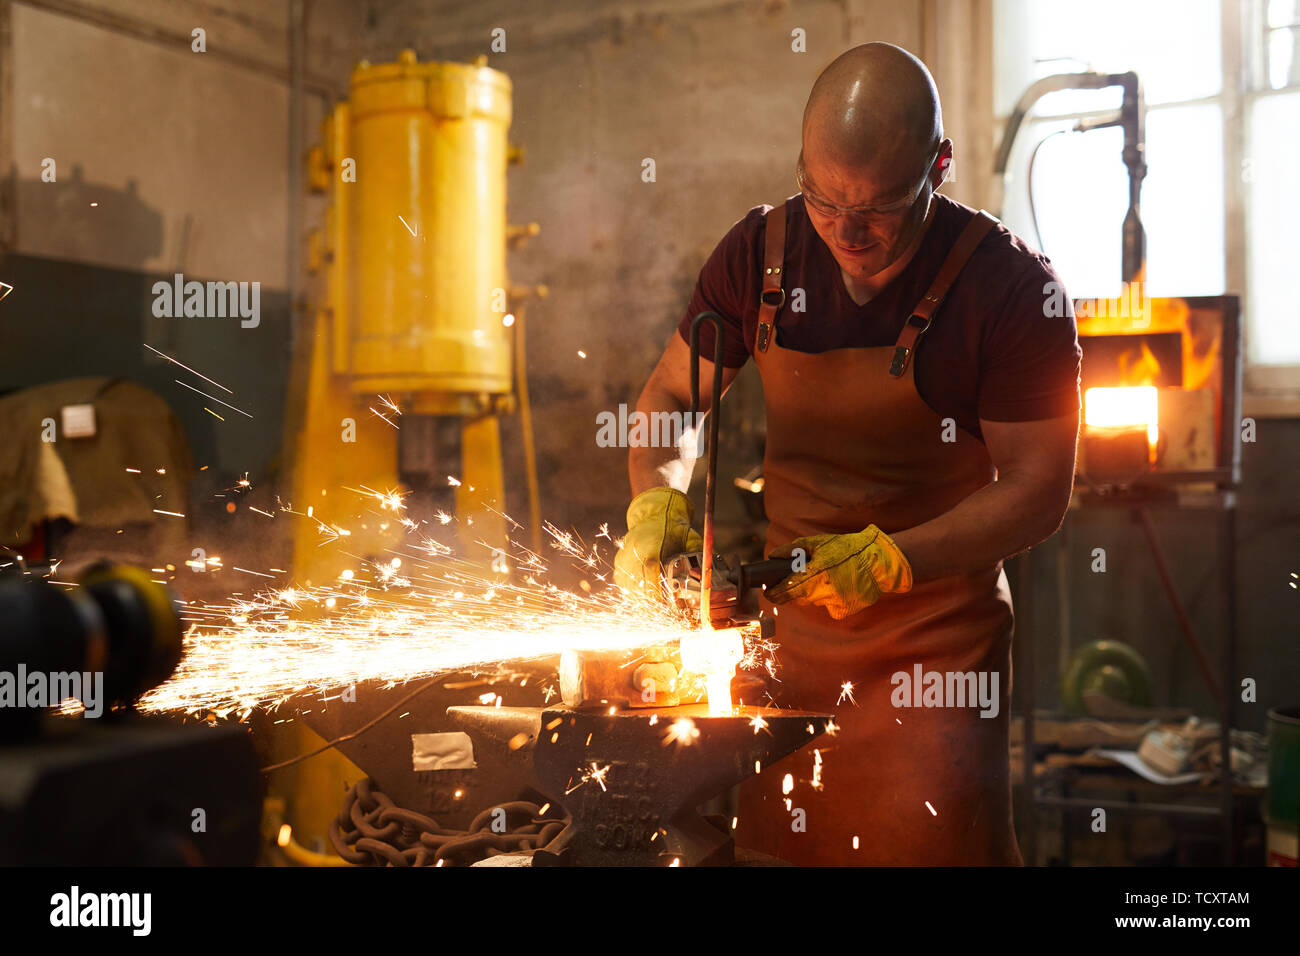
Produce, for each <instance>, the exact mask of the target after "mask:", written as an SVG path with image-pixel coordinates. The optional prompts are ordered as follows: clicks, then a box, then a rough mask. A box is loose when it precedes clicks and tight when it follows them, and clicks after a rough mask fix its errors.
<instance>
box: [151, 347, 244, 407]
mask: <svg viewBox="0 0 1300 956" xmlns="http://www.w3.org/2000/svg"><path fill="white" fill-rule="evenodd" d="M140 344H141V345H143V346H144V347H145V348H147V349H148V350H149V351H150V352H152V353H154V355H160V356H162V357H163V358H165V359H166V360H167V361H169V362H171V363H172V364H173V365H176V366H179V367H180V368H183V369H185V371H187V372H189V373H190V374H191V375H197V376H198V377H199V378H201V379H203V381H205V382H208V383H210V384H212V385H215V386H217V388H219V389H221V390H222V391H223V392H225V393H226V394H227V395H234V394H235V393H234V392H232V391H231V390H230V389H228V388H226V386H224V385H222V384H221V383H220V382H217V381H213V380H212V379H210V378H208V377H207V376H206V375H204V374H203V373H202V372H197V371H195V370H194V369H192V368H190V367H189V366H188V365H186V364H185V363H184V362H181V361H179V360H177V359H174V358H172V357H171V356H170V355H168V354H167V353H166V352H159V351H158V350H157V349H156V348H154V347H153V346H152V345H149V344H148V343H147V342H141V343H140Z"/></svg>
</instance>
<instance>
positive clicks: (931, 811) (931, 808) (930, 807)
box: [925, 800, 939, 817]
mask: <svg viewBox="0 0 1300 956" xmlns="http://www.w3.org/2000/svg"><path fill="white" fill-rule="evenodd" d="M925 808H926V809H927V810H929V811H930V813H931V814H932V815H933V816H936V817H937V816H938V815H939V811H938V810H936V809H935V808H934V807H932V806H930V801H929V800H927V801H925Z"/></svg>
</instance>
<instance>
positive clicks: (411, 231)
mask: <svg viewBox="0 0 1300 956" xmlns="http://www.w3.org/2000/svg"><path fill="white" fill-rule="evenodd" d="M397 218H398V219H401V220H402V225H403V226H406V231H407V232H409V233H410V234H411V238H412V239H414V238H415V230H414V229H412V228H411V227H410V225H409V224H408V223H407V221H406V220H405V219H402V217H401V216H398V217H397Z"/></svg>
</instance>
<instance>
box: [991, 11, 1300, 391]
mask: <svg viewBox="0 0 1300 956" xmlns="http://www.w3.org/2000/svg"><path fill="white" fill-rule="evenodd" d="M995 3H996V5H995V14H994V16H995V31H994V36H995V63H996V69H995V74H996V77H995V82H996V91H995V109H996V112H997V113H998V115H999V116H1000V117H1006V116H1007V115H1008V114H1009V113H1010V112H1011V110H1012V108H1013V106H1014V105H1015V102H1016V100H1017V99H1018V98H1019V96H1020V94H1021V93H1022V92H1023V91H1024V89H1025V88H1026V87H1027V86H1029V84H1030V83H1032V82H1033V81H1034V80H1036V79H1038V78H1040V77H1043V76H1047V75H1050V74H1053V73H1072V72H1081V71H1084V70H1089V69H1095V70H1100V71H1105V72H1122V71H1125V70H1133V71H1134V72H1136V73H1137V74H1138V76H1139V78H1140V79H1141V80H1142V85H1143V88H1144V92H1145V95H1146V101H1147V128H1146V160H1147V166H1148V171H1147V177H1146V179H1145V180H1144V182H1143V186H1142V219H1143V224H1144V225H1145V227H1146V232H1147V264H1146V268H1147V286H1148V291H1149V292H1150V294H1152V295H1156V296H1172V295H1217V294H1221V293H1224V292H1234V293H1237V294H1240V295H1241V296H1242V299H1243V310H1244V317H1245V338H1246V360H1247V363H1248V375H1247V388H1248V389H1253V390H1255V391H1256V392H1259V393H1270V392H1272V393H1278V394H1281V393H1286V394H1291V395H1294V396H1296V397H1298V398H1300V305H1298V301H1300V280H1297V276H1296V271H1297V270H1296V264H1297V256H1296V253H1295V248H1294V246H1293V245H1292V240H1291V238H1290V237H1291V235H1292V234H1293V232H1294V228H1295V226H1294V218H1295V215H1296V212H1297V211H1298V210H1300V183H1298V182H1297V181H1296V176H1295V173H1294V169H1293V167H1294V164H1295V158H1296V157H1297V156H1300V52H1298V44H1300V0H1143V2H1141V3H1136V2H1133V0H1092V2H1090V3H1087V4H1081V3H1077V2H1074V0H1033V2H1030V0H995ZM1238 40H1239V41H1240V42H1237V41H1238ZM1120 98H1121V93H1120V90H1119V89H1118V88H1114V89H1109V90H1097V91H1061V92H1058V93H1051V94H1048V95H1046V96H1044V97H1043V98H1042V99H1040V100H1039V101H1038V103H1037V104H1036V105H1035V106H1034V108H1033V112H1032V113H1031V114H1030V117H1029V118H1028V119H1027V120H1026V121H1025V123H1024V124H1023V125H1022V127H1021V131H1020V135H1019V137H1018V139H1017V142H1016V146H1015V149H1014V151H1013V153H1012V155H1011V160H1010V162H1009V164H1008V170H1007V172H1008V175H1007V181H1006V193H1005V199H1004V203H1003V218H1004V219H1005V220H1006V222H1007V224H1008V226H1009V227H1010V228H1011V229H1013V230H1014V231H1015V232H1017V233H1019V234H1020V235H1022V236H1024V237H1025V239H1026V240H1027V241H1028V242H1030V243H1031V244H1034V243H1037V244H1039V245H1041V247H1042V250H1043V252H1044V253H1045V254H1046V255H1047V256H1049V257H1050V258H1051V259H1052V262H1053V265H1055V266H1056V268H1057V270H1058V271H1059V272H1060V273H1061V275H1062V277H1063V278H1064V280H1065V283H1066V287H1067V288H1068V289H1069V290H1070V293H1071V294H1072V295H1074V296H1076V297H1091V296H1114V295H1118V294H1119V287H1120V227H1121V224H1122V221H1123V217H1124V211H1125V209H1126V208H1127V190H1128V176H1127V171H1126V169H1125V167H1124V165H1123V163H1122V161H1121V156H1120V150H1121V143H1122V134H1121V132H1120V130H1119V129H1118V128H1113V127H1112V128H1107V129H1101V130H1095V131H1092V132H1087V133H1083V132H1074V131H1073V126H1074V125H1075V123H1076V122H1078V121H1079V120H1080V119H1095V118H1097V117H1100V116H1103V115H1104V114H1106V113H1107V112H1109V111H1112V110H1115V109H1117V108H1118V107H1119V105H1120ZM1031 170H1032V177H1031V175H1030V171H1031ZM1031 180H1032V181H1031ZM1031 186H1032V192H1033V196H1032V200H1031V198H1030V187H1031ZM1035 223H1036V226H1035ZM1040 237H1041V238H1040Z"/></svg>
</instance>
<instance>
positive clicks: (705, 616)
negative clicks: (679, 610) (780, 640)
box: [690, 312, 722, 631]
mask: <svg viewBox="0 0 1300 956" xmlns="http://www.w3.org/2000/svg"><path fill="white" fill-rule="evenodd" d="M704 322H712V323H713V389H712V392H711V394H710V396H709V411H708V415H709V463H708V470H707V471H706V472H705V478H704V535H703V538H704V542H703V551H704V553H703V554H702V555H701V556H700V630H703V631H707V630H709V629H711V628H712V627H713V619H712V615H711V613H710V612H711V610H712V607H713V602H712V594H711V592H712V588H713V502H714V496H715V494H716V492H717V486H718V411H719V409H718V406H719V405H720V404H721V403H722V316H720V315H718V313H716V312H701V313H700V314H699V315H697V316H696V317H695V319H694V320H693V321H692V322H691V418H690V428H691V429H692V432H693V431H694V429H695V428H696V427H698V424H699V420H700V417H699V416H700V326H701V325H702V324H703V323H704Z"/></svg>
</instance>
